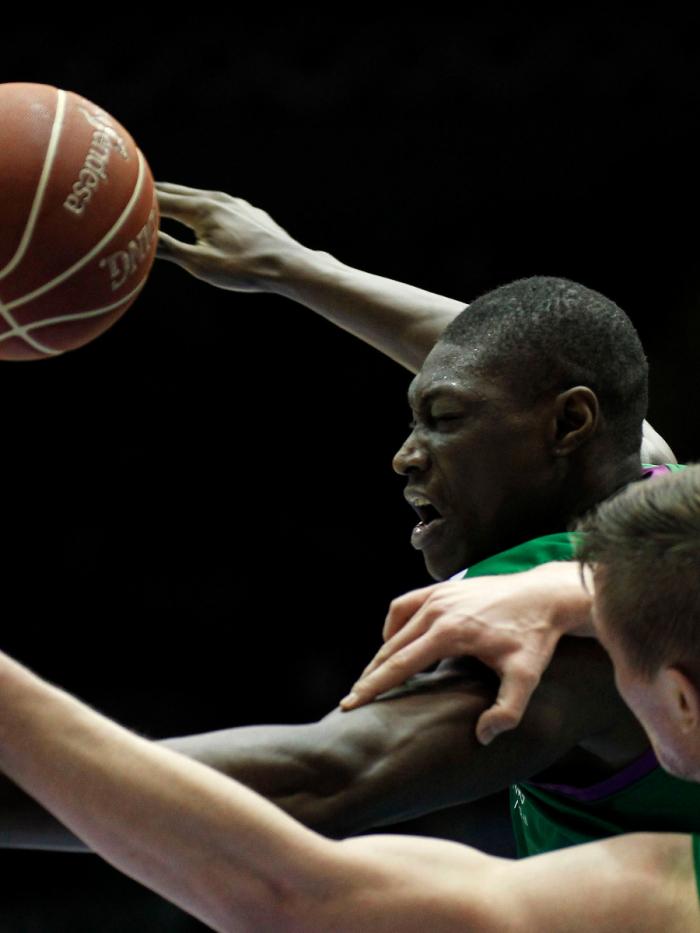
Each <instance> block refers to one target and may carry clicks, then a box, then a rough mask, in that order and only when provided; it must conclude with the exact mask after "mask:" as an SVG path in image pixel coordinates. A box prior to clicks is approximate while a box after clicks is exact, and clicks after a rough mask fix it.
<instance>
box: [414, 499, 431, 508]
mask: <svg viewBox="0 0 700 933" xmlns="http://www.w3.org/2000/svg"><path fill="white" fill-rule="evenodd" d="M411 505H414V506H416V507H417V508H419V509H422V508H425V507H426V506H428V505H432V502H430V501H429V500H428V499H424V498H423V497H422V496H416V497H412V498H411Z"/></svg>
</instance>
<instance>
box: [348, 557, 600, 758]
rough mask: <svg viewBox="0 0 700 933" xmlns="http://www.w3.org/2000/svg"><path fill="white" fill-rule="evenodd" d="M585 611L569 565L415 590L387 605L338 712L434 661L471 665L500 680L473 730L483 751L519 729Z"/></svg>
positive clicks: (586, 616)
mask: <svg viewBox="0 0 700 933" xmlns="http://www.w3.org/2000/svg"><path fill="white" fill-rule="evenodd" d="M589 609H590V595H589V594H588V593H587V592H586V591H585V590H584V589H583V587H582V585H581V581H580V577H579V570H578V564H576V563H575V562H571V563H559V564H546V565H543V566H542V567H538V568H535V569H534V570H530V571H527V572H525V573H519V574H508V575H504V576H494V577H476V578H474V579H473V580H458V581H455V582H450V583H438V584H435V585H433V586H428V587H425V588H423V589H420V590H414V591H413V592H410V593H407V594H406V595H405V596H401V597H399V598H398V599H395V600H394V601H393V602H392V604H391V608H390V610H389V614H388V616H387V620H386V623H385V626H384V638H385V644H384V645H383V647H382V648H381V649H380V650H379V651H378V652H377V654H376V655H375V657H374V658H373V660H372V661H371V662H370V664H369V665H368V666H367V667H366V668H365V670H364V671H363V673H362V676H361V677H360V679H359V680H358V681H357V683H356V684H355V685H354V686H353V688H352V690H351V692H350V694H349V695H348V696H347V697H346V698H345V699H344V700H342V701H341V706H342V707H343V709H353V708H354V707H356V706H361V705H363V704H364V703H367V702H369V701H370V700H372V699H374V698H375V697H377V696H379V694H381V693H384V692H385V691H387V690H391V689H392V688H394V687H397V686H399V685H400V684H402V683H403V682H404V681H405V680H407V679H408V678H409V677H412V676H413V675H414V674H417V673H419V672H420V671H424V670H425V669H426V668H427V667H429V666H430V665H431V664H434V663H435V662H436V661H441V660H443V659H445V658H452V657H463V656H469V657H474V658H478V659H479V660H480V661H482V662H483V663H484V664H486V665H488V666H489V667H490V668H491V669H492V670H494V671H495V672H496V673H497V674H498V675H499V677H500V678H501V684H500V689H499V691H498V696H497V698H496V701H495V703H494V705H493V706H491V707H490V708H489V709H488V710H486V711H485V712H484V713H482V715H481V717H480V718H479V721H478V723H477V727H476V731H477V738H478V739H479V741H480V742H482V743H483V744H485V745H486V744H488V743H489V742H490V741H491V740H492V739H494V738H495V737H496V736H497V735H499V734H500V733H501V732H505V731H507V730H508V729H514V728H515V727H516V726H517V725H518V724H519V722H520V720H521V719H522V717H523V714H524V712H525V710H526V709H527V705H528V703H529V701H530V697H531V696H532V694H533V692H534V690H535V688H536V687H537V685H538V684H539V682H540V679H541V677H542V674H543V673H544V671H545V670H546V669H547V666H548V665H549V662H550V660H551V657H552V654H553V653H554V649H555V648H556V645H557V642H558V641H559V638H560V637H561V636H562V635H563V634H565V633H566V632H567V631H573V630H574V629H575V628H577V627H579V626H580V625H581V623H582V620H585V621H586V622H588V619H589ZM581 631H583V630H581Z"/></svg>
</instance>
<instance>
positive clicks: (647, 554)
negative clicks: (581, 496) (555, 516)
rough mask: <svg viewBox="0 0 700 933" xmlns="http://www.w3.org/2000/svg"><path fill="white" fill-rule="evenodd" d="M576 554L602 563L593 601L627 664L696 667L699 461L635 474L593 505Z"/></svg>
mask: <svg viewBox="0 0 700 933" xmlns="http://www.w3.org/2000/svg"><path fill="white" fill-rule="evenodd" d="M580 528H581V530H582V531H584V535H583V541H582V543H581V545H580V548H579V552H578V556H579V559H580V560H581V561H582V562H584V563H586V564H591V565H593V564H595V565H597V566H600V567H602V568H603V569H604V574H603V579H602V585H601V586H600V589H598V588H596V602H597V603H598V606H599V611H600V612H601V614H602V615H603V616H604V618H605V626H606V629H607V630H608V632H609V633H610V634H611V635H612V637H613V638H615V639H616V641H617V644H618V645H619V646H620V647H621V649H622V651H623V652H624V655H625V658H626V660H627V662H628V664H629V665H630V667H631V668H632V669H633V670H635V671H636V673H637V674H639V675H640V676H641V677H644V678H646V679H647V680H650V679H652V678H653V677H654V675H655V674H656V673H657V672H658V671H659V670H660V669H661V668H662V667H665V666H669V665H676V664H677V665H679V666H682V667H684V668H685V669H686V670H687V672H689V673H690V672H692V673H693V674H694V676H695V677H698V675H700V465H695V466H691V467H688V469H687V470H683V471H682V472H679V473H672V474H669V475H667V476H662V477H658V478H652V479H647V480H641V481H640V482H637V483H633V484H632V485H631V486H628V487H627V488H626V489H625V490H624V491H623V492H621V493H619V494H618V495H616V496H614V497H613V498H612V499H608V500H607V501H606V502H604V503H603V504H602V505H600V506H598V508H597V509H596V511H595V512H593V513H592V514H591V515H590V516H589V517H588V518H586V519H584V521H583V522H582V523H581V525H580Z"/></svg>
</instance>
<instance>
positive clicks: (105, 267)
mask: <svg viewBox="0 0 700 933" xmlns="http://www.w3.org/2000/svg"><path fill="white" fill-rule="evenodd" d="M157 232H158V206H157V203H156V199H155V191H154V187H153V177H152V175H151V171H150V169H149V167H148V164H147V162H146V160H145V158H144V157H143V155H142V154H141V152H140V151H139V149H138V148H137V146H136V144H135V143H134V141H133V139H132V138H131V136H130V135H129V134H128V133H127V131H126V130H125V129H124V127H123V126H121V125H120V124H119V123H117V121H116V120H115V119H114V117H111V116H110V115H109V114H108V113H105V111H104V110H102V108H101V107H98V106H97V105H96V104H93V103H91V102H90V101H89V100H86V99H85V98H84V97H80V96H79V95H77V94H73V93H71V92H70V91H61V90H59V89H58V88H55V87H50V86H48V85H44V84H0V359H4V360H31V359H43V358H46V357H50V356H55V355H56V354H59V353H63V352H64V351H66V350H73V349H74V348H75V347H79V346H81V345H82V344H85V343H87V342H88V341H90V340H92V339H93V338H94V337H97V336H98V334H101V333H102V332H103V331H105V330H107V328H108V327H110V326H111V325H112V324H113V323H114V322H115V321H116V320H117V318H119V317H121V315H122V314H123V313H124V312H125V311H126V309H127V308H128V307H129V305H130V304H131V303H132V302H133V301H134V300H135V298H136V297H137V295H138V293H139V292H140V291H141V289H142V288H143V286H144V283H145V281H146V277H147V276H148V272H149V270H150V268H151V265H152V264H153V259H154V256H155V249H156V241H157Z"/></svg>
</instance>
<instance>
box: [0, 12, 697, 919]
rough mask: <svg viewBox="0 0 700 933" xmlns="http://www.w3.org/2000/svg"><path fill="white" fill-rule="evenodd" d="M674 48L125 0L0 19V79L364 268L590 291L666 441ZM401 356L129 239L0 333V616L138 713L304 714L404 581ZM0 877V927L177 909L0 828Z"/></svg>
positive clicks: (681, 407)
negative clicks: (28, 86)
mask: <svg viewBox="0 0 700 933" xmlns="http://www.w3.org/2000/svg"><path fill="white" fill-rule="evenodd" d="M697 49H698V34H697V29H696V23H695V21H691V20H690V19H686V20H684V21H683V22H679V21H678V20H677V18H672V16H671V14H670V13H669V15H668V17H667V18H654V17H651V16H649V15H645V14H643V13H636V14H635V15H634V16H632V15H631V14H630V15H627V16H625V17H618V18H616V17H615V16H612V15H611V14H610V13H608V14H607V15H606V16H605V17H601V18H593V17H592V16H591V15H590V14H586V15H585V16H582V17H581V18H580V19H576V18H574V17H573V16H572V14H571V13H568V14H567V15H566V16H565V17H564V16H562V15H559V16H558V17H548V18H547V19H541V18H540V19H538V18H533V17H526V16H525V15H523V14H522V13H520V14H517V15H514V14H513V13H512V12H511V11H508V10H506V8H497V7H494V6H490V7H489V12H483V11H481V12H473V13H462V14H460V15H459V16H456V15H453V16H447V17H446V16H438V15H434V16H428V15H425V16H422V17H421V16H415V17H413V18H410V19H408V20H407V19H405V18H401V19H398V18H397V17H389V16H386V17H374V18H368V19H366V20H359V19H349V18H344V17H343V16H342V15H341V14H337V15H336V16H335V17H334V18H333V19H330V18H323V19H318V18H317V17H315V16H313V15H311V14H309V13H306V12H304V11H299V12H298V13H297V14H296V15H294V16H292V15H291V14H288V15H286V16H284V17H282V18H279V17H276V16H274V15H273V14H272V13H270V14H269V15H263V12H262V11H261V13H260V15H259V17H257V18H256V16H255V15H254V14H253V13H249V14H248V16H247V18H246V19H245V20H244V21H241V20H238V19H234V18H230V19H228V20H226V19H224V20H221V19H218V18H214V19H212V18H211V14H210V18H205V17H202V18H195V17H191V18H188V19H187V20H185V21H182V22H180V24H179V25H178V26H177V27H174V26H166V25H164V24H162V23H161V24H160V25H159V26H158V27H157V28H155V27H154V28H148V27H146V26H144V24H143V23H141V22H140V21H139V20H138V17H134V18H133V19H131V14H130V22H128V23H127V22H126V19H125V21H124V23H123V25H121V26H120V25H119V24H118V22H117V20H116V19H115V20H113V21H111V22H110V24H109V28H108V29H107V28H105V29H104V30H99V31H98V30H95V31H94V32H91V31H90V30H89V29H88V28H87V27H86V29H85V30H83V31H81V30H78V29H73V30H70V29H68V28H66V30H65V31H64V32H60V31H57V32H52V31H51V30H49V29H47V30H45V31H44V32H41V33H38V32H36V30H35V31H33V32H32V31H28V30H27V29H26V28H23V29H17V30H16V32H14V33H13V31H12V30H9V31H8V32H7V33H5V35H4V36H3V59H2V61H1V62H0V80H2V81H17V80H25V81H36V82H43V83H48V84H55V85H58V86H61V87H64V88H67V89H69V90H74V91H77V92H80V93H82V94H84V95H85V96H86V97H89V98H90V99H92V100H94V101H96V102H97V103H99V104H100V105H101V106H102V107H104V108H105V109H106V110H108V111H109V112H111V113H112V114H114V115H115V116H116V117H117V118H118V119H119V120H120V121H121V122H122V123H124V124H125V125H126V126H127V127H128V129H129V130H130V131H131V133H132V134H133V135H134V136H135V137H136V139H137V141H138V143H139V145H140V147H141V148H142V149H143V151H144V152H145V154H146V156H147V157H148V159H149V161H150V163H151V166H152V169H153V172H154V174H155V176H156V177H157V178H159V179H162V180H167V181H173V182H178V183H181V184H188V185H192V186H197V187H202V188H215V189H219V190H224V191H228V192H230V193H233V194H236V195H239V196H242V197H245V198H247V199H248V200H250V201H252V202H253V203H254V204H257V205H259V206H261V207H264V208H265V209H266V210H268V211H269V212H270V213H271V214H272V216H273V217H275V219H277V220H278V221H279V222H280V223H281V224H282V225H283V226H285V227H286V228H287V229H288V230H289V231H290V232H291V233H292V235H294V236H295V237H297V238H298V239H299V240H301V241H302V242H303V243H305V244H306V245H308V246H311V247H314V248H319V249H324V250H327V251H329V252H331V253H333V254H334V255H336V256H338V258H340V259H342V260H343V261H345V262H347V263H349V264H351V265H355V266H357V267H359V268H362V269H367V270H369V271H373V272H377V273H380V274H383V275H387V276H390V277H393V278H397V279H401V280H404V281H410V282H411V283H413V284H416V285H420V286H422V287H423V288H427V289H430V290H433V291H436V292H441V293H443V294H447V295H450V296H452V297H455V298H459V299H463V300H464V301H465V302H466V301H469V300H471V299H472V298H473V297H475V296H476V295H477V294H479V293H481V292H483V291H486V290H488V289H490V288H492V287H494V286H496V285H498V284H501V283H503V282H506V281H509V280H511V279H513V278H516V277H519V276H523V275H530V274H535V273H540V274H551V275H563V276H567V277H570V278H573V279H576V280H579V281H582V282H583V283H585V284H586V285H589V286H591V287H593V288H597V289H599V290H601V291H603V292H605V293H606V294H608V295H609V296H610V297H612V298H613V299H615V300H616V301H617V302H618V303H619V304H620V305H621V306H622V307H623V308H625V309H626V310H627V311H628V313H629V314H630V316H631V317H632V319H633V320H634V322H635V323H636V325H637V326H638V328H639V330H640V332H641V335H642V338H643V341H644V343H645V346H646V348H647V352H648V355H649V358H650V363H651V373H652V379H651V410H650V420H651V421H652V424H654V425H655V427H656V428H657V429H658V430H660V431H661V433H662V434H663V435H664V436H665V437H667V439H668V440H669V441H670V442H671V444H672V446H673V447H674V449H675V451H676V453H677V455H678V457H679V459H681V460H688V459H692V458H694V457H696V456H697V455H698V450H700V437H699V430H700V429H699V426H698V423H697V418H696V416H695V406H696V404H697V402H698V388H697V378H696V358H697V347H698V338H699V337H700V334H699V333H698V331H699V327H698V323H697V321H698V316H697V307H698V302H699V298H700V294H699V293H700V282H699V280H698V258H697V251H698V244H697V237H696V232H695V230H696V216H697V214H698V207H699V204H698V201H699V198H698V185H697V178H696V176H697V172H698V168H697V166H698V165H699V164H700V160H699V156H700V151H699V150H700V144H699V141H700V135H699V132H698V103H699V102H700V64H699V63H698V53H697ZM1 133H2V128H1V127H0V144H1ZM170 229H172V228H170ZM407 384H408V375H407V374H406V373H405V372H403V371H402V370H401V369H400V368H399V367H398V366H397V365H396V364H393V363H391V362H390V361H388V360H385V359H384V358H382V357H381V356H380V355H379V354H378V353H376V351H373V350H371V349H369V348H367V347H365V346H364V345H361V344H360V343H359V342H357V341H355V340H353V339H352V338H351V337H349V336H348V335H346V334H344V333H342V332H341V331H339V330H337V329H335V328H333V327H332V326H331V325H329V324H327V323H326V322H324V321H322V320H320V319H319V318H317V317H316V316H315V315H313V314H312V313H311V312H309V311H307V310H306V309H303V308H300V307H297V306H295V305H293V304H291V303H289V302H287V301H285V300H283V299H281V298H277V297H274V296H268V295H239V294H234V293H230V292H224V291H217V290H215V289H212V288H208V287H206V286H204V285H203V284H201V283H200V282H197V281H195V280H194V279H191V278H189V277H188V276H186V274H185V273H184V272H182V271H181V270H179V269H177V268H176V267H174V266H171V265H167V264H158V263H157V264H156V267H155V268H154V270H153V272H152V274H151V277H150V280H149V283H148V285H147V287H146V290H145V292H144V293H143V295H142V296H141V297H140V299H139V301H138V302H137V304H136V305H135V306H134V307H133V308H132V309H131V310H130V311H129V312H128V313H127V315H126V316H125V318H124V319H123V320H122V321H120V322H119V323H118V324H117V325H116V326H115V327H114V329H113V330H111V331H110V332H108V333H107V334H106V335H105V336H103V337H101V338H100V339H99V340H97V341H96V342H95V343H94V344H92V345H90V346H88V347H86V348H84V349H81V350H79V351H76V352H74V353H71V354H68V355H66V356H65V357H61V358H58V359H55V360H51V361H46V362H31V363H12V364H11V363H2V364H0V431H1V438H2V448H1V455H2V461H1V463H2V471H1V473H0V478H1V480H2V487H1V489H0V503H1V504H0V516H1V518H2V522H3V534H2V539H1V541H0V557H1V558H2V565H1V566H2V580H3V586H2V593H3V605H2V614H1V617H2V646H3V647H4V648H5V649H6V650H8V651H9V652H10V653H13V654H15V655H16V656H18V657H19V658H21V659H22V660H23V661H25V662H26V663H29V664H30V665H31V666H33V667H34V668H36V669H37V670H38V671H39V672H41V673H42V674H44V675H45V676H47V677H49V678H52V679H54V680H56V681H58V682H60V683H61V684H62V685H64V686H66V687H67V688H68V689H70V690H72V691H73V692H76V693H78V694H79V695H80V696H82V697H84V698H85V699H87V700H88V701H89V702H91V703H92V704H94V705H96V706H97V707H98V708H100V709H102V710H104V711H105V712H107V713H108V714H109V715H112V716H114V717H117V718H118V719H120V720H121V721H123V722H125V723H127V724H129V725H130V726H132V727H134V728H136V729H138V730H140V731H142V732H144V733H146V734H148V735H153V736H161V735H172V734H181V733H187V732H191V731H203V730H208V729H212V728H217V727H223V726H228V725H235V724H237V723H248V722H266V721H272V722H278V721H282V722H287V721H289V722H294V721H305V720H308V719H311V718H314V717H317V716H319V715H322V714H323V713H324V712H326V711H327V710H328V709H329V708H331V707H332V706H333V705H334V704H335V703H336V702H337V700H338V698H339V697H340V696H342V694H343V692H344V691H345V689H346V688H347V687H348V686H349V684H350V683H351V682H352V679H353V677H354V676H355V675H356V674H357V673H358V671H359V669H360V667H361V666H362V665H363V664H364V663H365V662H366V660H367V659H368V657H369V655H370V654H371V653H372V651H373V650H374V648H375V647H376V645H377V643H378V639H379V628H380V626H381V622H382V619H383V615H384V612H385V609H386V605H387V603H388V601H389V599H390V598H391V597H392V596H393V595H396V594H397V593H398V592H400V591H402V590H405V589H407V588H409V587H412V586H416V585H421V584H424V583H426V582H428V580H427V578H426V576H425V572H424V570H423V567H422V562H421V561H420V559H419V557H418V556H417V555H416V554H414V553H413V552H412V551H411V549H410V546H409V544H408V535H409V531H410V528H411V526H412V524H413V521H412V518H411V516H412V513H411V512H410V511H409V510H408V509H407V507H406V506H405V505H404V503H403V501H402V499H401V496H400V490H401V481H400V480H399V479H398V478H396V477H395V476H393V474H392V472H391V469H390V461H391V456H392V453H393V452H394V450H395V448H396V447H397V446H398V444H399V443H400V441H401V440H402V438H403V436H404V434H405V430H406V423H407V420H408V414H407V408H406V404H405V390H406V387H407ZM475 456H478V452H475ZM1 834H2V827H1V826H0V836H1ZM0 877H2V878H3V879H4V881H3V885H2V895H1V897H0V931H2V933H5V931H12V933H15V931H22V933H25V931H26V933H31V931H34V930H36V931H42V933H54V931H55V933H58V931H64V930H65V931H70V933H79V931H83V930H84V931H89V933H91V931H95V933H101V931H125V930H129V931H130V930H139V931H140V930H190V929H197V928H198V926H197V924H195V923H194V921H190V920H188V919H187V918H185V917H184V915H182V914H180V913H178V912H177V911H175V910H174V909H173V908H170V907H169V906H168V905H165V904H164V903H163V902H161V901H159V899H157V898H156V897H155V896H153V895H150V894H149V893H147V892H143V891H142V890H141V889H140V888H138V887H137V886H136V885H135V884H132V883H131V882H130V881H127V880H126V879H123V878H122V877H120V876H118V875H117V873H116V872H114V871H113V870H112V869H110V868H108V867H106V866H104V865H103V864H102V863H99V862H98V861H97V860H96V859H94V858H92V857H88V856H85V857H83V856H68V855H55V854H35V853H24V852H16V853H0Z"/></svg>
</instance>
